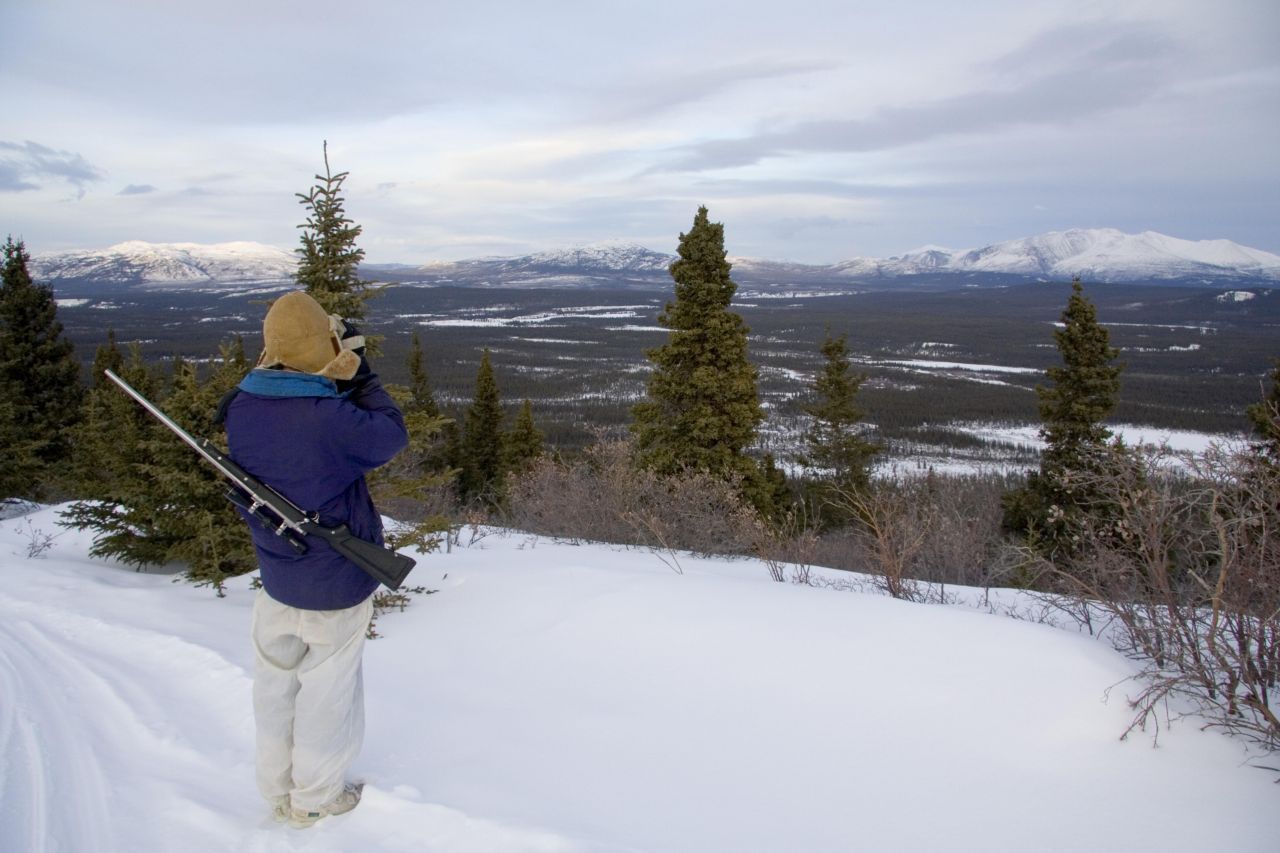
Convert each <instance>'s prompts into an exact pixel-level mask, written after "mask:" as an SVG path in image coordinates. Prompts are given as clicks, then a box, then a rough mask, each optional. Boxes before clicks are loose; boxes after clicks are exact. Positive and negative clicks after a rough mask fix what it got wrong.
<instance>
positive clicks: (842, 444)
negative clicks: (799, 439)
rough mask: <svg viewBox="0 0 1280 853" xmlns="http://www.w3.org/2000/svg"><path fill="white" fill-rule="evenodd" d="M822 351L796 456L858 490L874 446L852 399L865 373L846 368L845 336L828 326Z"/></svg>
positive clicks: (841, 486)
mask: <svg viewBox="0 0 1280 853" xmlns="http://www.w3.org/2000/svg"><path fill="white" fill-rule="evenodd" d="M822 355H823V358H824V359H825V361H824V363H823V367H822V372H821V373H819V374H818V376H817V378H816V379H815V380H814V385H813V390H814V395H813V399H812V401H811V402H810V403H809V404H808V405H806V406H804V407H803V408H804V412H805V414H807V415H809V417H811V418H812V419H813V422H812V424H811V425H810V426H809V428H808V429H807V430H805V433H804V437H803V440H804V446H805V455H804V457H803V458H802V460H801V461H802V462H803V464H804V465H805V466H807V467H809V468H813V469H816V472H817V475H818V478H819V479H820V480H822V481H824V482H825V483H826V484H828V485H829V486H832V487H834V488H836V489H838V490H840V491H846V492H862V491H865V489H866V488H867V485H868V483H869V482H870V478H871V460H872V458H873V457H874V456H875V454H876V453H877V452H878V450H879V448H877V447H876V445H874V444H872V443H871V442H869V441H867V440H866V439H865V438H864V437H863V432H862V428H861V425H862V417H863V413H862V410H861V409H859V408H858V404H857V395H858V389H859V388H861V387H862V383H863V382H864V381H865V380H866V378H867V377H866V375H865V374H855V373H853V372H852V370H851V366H850V362H849V347H848V336H847V335H841V336H840V337H838V338H836V337H832V335H831V333H830V332H829V331H828V332H827V335H826V338H825V339H824V340H823V342H822Z"/></svg>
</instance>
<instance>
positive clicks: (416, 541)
mask: <svg viewBox="0 0 1280 853" xmlns="http://www.w3.org/2000/svg"><path fill="white" fill-rule="evenodd" d="M408 367H409V387H407V388H402V387H400V386H391V387H390V388H388V390H389V391H390V393H391V394H392V395H393V396H394V397H395V398H396V400H397V402H399V403H400V409H401V411H402V412H403V413H404V423H405V427H406V428H407V429H408V431H409V446H408V447H406V448H405V449H404V450H402V451H401V452H400V453H398V454H396V457H395V458H394V459H392V460H391V461H390V462H389V463H387V464H386V465H384V466H382V467H381V468H379V469H378V470H376V471H374V472H373V473H372V474H370V475H369V486H370V488H371V489H373V490H374V494H375V498H376V500H377V503H378V505H379V506H383V507H386V508H387V509H388V510H390V511H394V512H395V515H396V518H413V519H415V520H414V521H413V522H409V523H402V524H400V525H398V526H396V527H395V528H394V529H392V530H390V531H388V534H387V544H389V545H391V546H392V547H393V548H404V547H414V548H417V549H418V550H419V551H421V552H423V553H429V552H431V551H434V550H435V549H436V548H437V547H438V546H439V542H440V534H441V533H443V532H445V531H447V530H448V529H449V526H450V525H449V519H448V518H447V517H446V516H445V515H443V514H442V512H441V511H440V510H441V508H442V507H443V506H444V504H445V500H444V498H443V495H444V493H445V490H446V489H447V487H448V486H449V485H450V484H451V483H452V482H453V480H454V478H455V477H456V476H457V474H458V472H457V471H456V470H454V469H452V468H451V467H450V466H449V465H448V462H447V460H446V459H445V449H444V432H445V428H446V427H448V426H452V425H453V419H452V418H446V417H443V416H442V415H441V414H440V409H439V407H438V406H437V405H436V400H435V395H434V394H433V393H432V391H431V383H430V382H429V381H428V378H427V371H426V368H425V367H424V365H423V358H422V345H421V343H420V342H419V341H418V335H417V334H416V333H415V334H414V336H413V345H412V348H411V349H410V352H409V358H408Z"/></svg>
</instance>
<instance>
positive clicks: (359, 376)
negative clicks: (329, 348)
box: [329, 314, 374, 394]
mask: <svg viewBox="0 0 1280 853" xmlns="http://www.w3.org/2000/svg"><path fill="white" fill-rule="evenodd" d="M329 329H330V330H331V331H332V332H333V335H334V337H336V338H337V339H338V343H339V345H340V346H341V347H342V348H343V349H345V350H351V351H352V352H353V353H355V354H356V355H358V356H360V367H359V368H358V369H357V370H356V374H355V376H352V377H351V378H350V379H340V380H338V382H337V385H338V392H339V393H341V394H346V393H348V392H351V391H355V390H357V389H359V388H360V387H361V386H362V385H364V384H365V383H366V382H367V381H369V379H370V378H372V377H373V375H374V373H373V368H372V367H370V366H369V360H368V359H367V358H365V357H364V349H365V345H364V335H362V334H361V333H360V330H359V329H357V328H356V327H355V325H354V324H352V323H351V321H349V320H345V319H343V318H342V317H340V316H339V315H337V314H330V315H329Z"/></svg>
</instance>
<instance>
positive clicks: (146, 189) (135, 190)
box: [116, 184, 156, 195]
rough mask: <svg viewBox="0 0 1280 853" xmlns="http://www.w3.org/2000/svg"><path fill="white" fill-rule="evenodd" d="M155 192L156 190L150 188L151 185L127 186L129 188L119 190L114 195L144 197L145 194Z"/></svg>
mask: <svg viewBox="0 0 1280 853" xmlns="http://www.w3.org/2000/svg"><path fill="white" fill-rule="evenodd" d="M155 191H156V188H155V187H153V186H151V184H129V186H127V187H125V188H124V189H122V190H120V192H118V193H116V195H146V194H147V193H153V192H155Z"/></svg>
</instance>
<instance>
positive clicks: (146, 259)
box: [32, 240, 298, 284]
mask: <svg viewBox="0 0 1280 853" xmlns="http://www.w3.org/2000/svg"><path fill="white" fill-rule="evenodd" d="M297 266H298V258H297V256H296V255H295V254H294V253H293V252H289V251H286V250H284V249H279V248H276V247H275V246H268V245H265V244H263V243H250V242H235V243H213V244H200V243H145V242H143V241H141V240H130V241H128V242H125V243H117V244H116V245H114V246H110V247H108V248H106V249H102V250H100V251H89V252H62V253H58V254H49V255H37V256H35V257H34V258H32V274H33V275H34V276H35V277H36V278H37V279H40V280H42V281H55V282H56V281H67V280H82V281H83V280H93V281H102V282H113V283H120V284H243V283H257V282H268V281H282V280H287V279H291V278H293V274H294V270H296V269H297Z"/></svg>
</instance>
